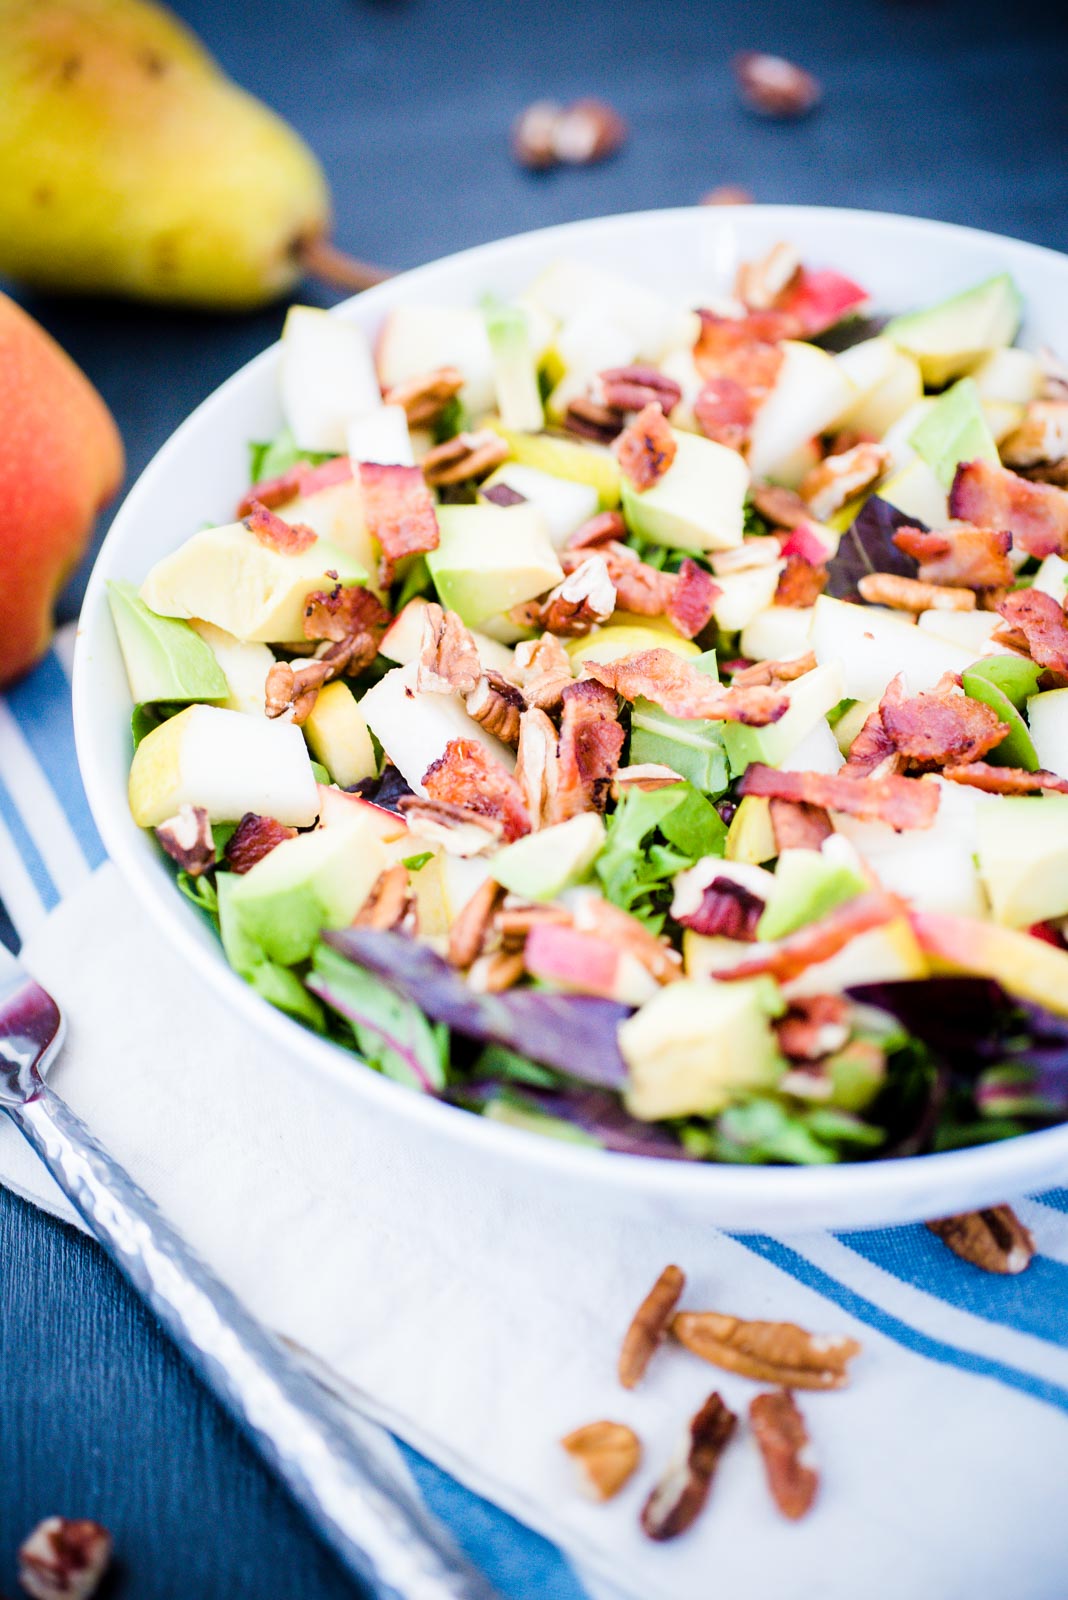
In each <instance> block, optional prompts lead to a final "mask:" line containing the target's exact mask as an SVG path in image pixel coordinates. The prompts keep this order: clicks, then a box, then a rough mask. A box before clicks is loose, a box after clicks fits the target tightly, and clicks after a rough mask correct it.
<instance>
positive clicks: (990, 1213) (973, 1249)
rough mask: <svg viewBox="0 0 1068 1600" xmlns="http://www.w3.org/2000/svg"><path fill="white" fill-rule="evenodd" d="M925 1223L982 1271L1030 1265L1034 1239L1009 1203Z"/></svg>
mask: <svg viewBox="0 0 1068 1600" xmlns="http://www.w3.org/2000/svg"><path fill="white" fill-rule="evenodd" d="M927 1226H928V1227H929V1228H930V1230H931V1232H932V1233H934V1234H937V1235H938V1237H939V1238H940V1239H941V1240H942V1243H943V1244H947V1245H948V1246H949V1248H950V1249H951V1250H952V1251H953V1254H954V1255H957V1256H960V1258H961V1260H962V1261H970V1262H971V1264H972V1266H973V1267H981V1268H982V1269H983V1271H984V1272H1000V1273H1016V1272H1022V1271H1023V1270H1024V1268H1025V1267H1027V1266H1029V1265H1030V1263H1031V1259H1032V1257H1033V1256H1034V1253H1035V1241H1034V1239H1033V1238H1032V1237H1031V1233H1030V1230H1029V1229H1027V1228H1025V1227H1024V1225H1023V1223H1022V1222H1021V1221H1020V1219H1019V1217H1018V1216H1017V1215H1016V1213H1015V1211H1013V1209H1012V1207H1011V1206H989V1207H988V1208H987V1209H986V1210H985V1211H965V1212H962V1213H961V1215H959V1216H956V1217H941V1218H939V1219H938V1220H937V1221H935V1222H929V1223H928V1224H927Z"/></svg>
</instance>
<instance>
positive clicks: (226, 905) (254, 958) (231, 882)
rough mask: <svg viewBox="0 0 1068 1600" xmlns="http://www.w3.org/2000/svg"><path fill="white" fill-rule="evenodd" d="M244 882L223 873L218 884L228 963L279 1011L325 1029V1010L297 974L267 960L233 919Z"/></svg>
mask: <svg viewBox="0 0 1068 1600" xmlns="http://www.w3.org/2000/svg"><path fill="white" fill-rule="evenodd" d="M240 882H241V879H240V878H239V877H237V876H236V875H235V874H234V873H232V872H220V873H219V875H218V878H217V880H216V889H217V892H218V896H219V935H220V937H221V939H222V946H223V952H224V954H225V956H226V959H227V961H229V963H230V965H231V966H232V967H233V969H234V971H235V972H236V973H237V974H238V976H239V977H242V978H244V980H245V982H246V983H248V984H251V986H252V987H253V989H255V990H256V993H257V994H259V995H262V997H263V999H264V1000H267V1001H269V1002H270V1004H271V1005H272V1006H277V1007H278V1009H279V1011H285V1012H286V1013H287V1014H288V1015H289V1016H291V1017H299V1018H300V1019H301V1020H302V1021H303V1022H307V1023H310V1025H311V1026H312V1027H313V1028H318V1029H322V1027H323V1008H322V1006H321V1005H320V1004H319V1002H318V1000H316V998H315V996H314V995H313V994H310V993H309V992H308V990H307V989H306V988H305V987H304V985H303V983H302V982H301V981H300V979H299V978H298V977H297V974H296V973H295V972H290V970H289V968H288V967H281V966H279V965H278V962H277V961H271V960H270V959H269V957H268V956H266V955H265V954H264V952H263V950H262V949H261V948H260V946H259V945H258V944H257V943H256V941H255V939H251V938H249V936H248V935H247V934H246V933H245V931H244V928H243V927H242V925H241V923H240V921H239V920H238V918H237V917H235V915H234V910H233V900H232V895H233V892H234V890H235V889H236V888H237V886H238V884H239V883H240Z"/></svg>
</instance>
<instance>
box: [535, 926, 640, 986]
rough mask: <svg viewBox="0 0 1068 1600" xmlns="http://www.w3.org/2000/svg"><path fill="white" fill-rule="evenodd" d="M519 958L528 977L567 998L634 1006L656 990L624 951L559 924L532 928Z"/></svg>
mask: <svg viewBox="0 0 1068 1600" xmlns="http://www.w3.org/2000/svg"><path fill="white" fill-rule="evenodd" d="M524 960H525V962H526V967H527V971H528V972H529V973H530V974H531V975H532V976H533V977H535V978H540V979H541V981H542V982H543V983H550V984H552V985H553V986H554V987H555V988H558V989H563V990H564V991H565V992H566V993H570V994H591V995H597V996H599V997H600V998H601V999H602V1000H618V1001H620V1002H621V1003H622V1004H624V1005H630V1006H640V1005H641V1004H642V1003H643V1002H644V1001H646V1000H648V999H650V998H651V997H652V996H653V995H654V994H655V993H656V992H657V990H658V988H659V984H658V983H657V981H656V979H655V978H654V977H653V976H652V975H651V974H650V973H649V972H648V971H647V970H646V968H645V967H643V966H642V964H641V962H640V961H638V959H637V958H636V957H635V956H633V955H631V953H630V951H628V950H624V949H623V948H622V947H621V946H620V945H617V944H613V943H612V941H611V940H609V939H602V938H598V936H597V935H596V934H592V933H580V932H579V931H578V929H577V928H572V927H569V926H567V925H566V924H562V923H558V924H535V926H534V927H533V928H532V929H531V931H530V933H529V934H528V935H527V942H526V946H525V952H524Z"/></svg>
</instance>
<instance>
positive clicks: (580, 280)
mask: <svg viewBox="0 0 1068 1600" xmlns="http://www.w3.org/2000/svg"><path fill="white" fill-rule="evenodd" d="M526 298H527V299H530V300H533V301H535V302H536V303H537V304H538V305H541V306H543V307H544V309H545V310H546V311H547V312H549V314H550V315H551V316H554V317H556V318H557V320H558V321H559V322H562V323H564V322H568V321H569V320H570V319H571V318H573V317H575V316H577V315H579V314H580V313H582V312H594V313H595V314H596V315H598V316H601V317H604V318H607V319H608V320H609V321H611V322H614V323H616V324H617V326H618V327H620V328H622V329H623V331H624V332H625V333H626V334H627V335H628V336H629V337H630V338H631V339H632V340H633V341H634V345H635V350H634V354H635V356H637V357H638V358H639V359H641V360H643V361H657V360H659V358H660V357H661V356H662V355H664V354H665V353H666V352H667V351H668V350H674V349H677V348H679V347H680V346H692V345H693V344H694V342H695V340H696V339H697V335H698V332H699V331H700V320H699V318H698V317H697V314H696V312H693V311H690V310H688V309H683V308H680V307H678V306H676V305H673V304H672V302H671V301H670V300H668V299H667V298H666V296H664V295H662V294H660V293H658V292H657V290H655V289H649V288H646V287H645V286H644V285H643V284H637V283H632V282H630V281H629V280H628V279H626V278H621V277H618V276H617V275H616V274H615V273H614V272H606V271H605V270H604V269H603V268H601V267H596V266H594V265H593V264H592V263H591V262H587V261H573V260H567V259H564V260H560V261H556V262H554V263H553V264H552V265H551V266H548V267H546V268H545V270H544V271H543V272H542V273H541V274H540V275H539V276H538V277H537V278H536V279H535V281H534V283H533V284H531V286H530V288H529V289H528V290H527V294H526ZM626 359H627V360H630V359H631V358H630V357H627V358H626Z"/></svg>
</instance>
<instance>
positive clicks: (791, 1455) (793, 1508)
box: [749, 1389, 820, 1522]
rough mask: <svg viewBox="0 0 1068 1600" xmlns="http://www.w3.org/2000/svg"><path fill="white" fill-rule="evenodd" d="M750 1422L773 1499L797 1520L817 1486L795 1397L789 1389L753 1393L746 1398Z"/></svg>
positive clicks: (808, 1507) (781, 1509) (805, 1508)
mask: <svg viewBox="0 0 1068 1600" xmlns="http://www.w3.org/2000/svg"><path fill="white" fill-rule="evenodd" d="M749 1426H750V1428H751V1429H752V1432H753V1437H754V1438H755V1439H756V1442H757V1445H758V1446H759V1448H760V1454H761V1456H762V1457H763V1459H764V1471H765V1473H766V1474H767V1479H768V1488H769V1489H770V1490H771V1496H772V1499H773V1500H774V1501H775V1504H776V1505H777V1506H778V1508H779V1510H780V1511H781V1512H782V1514H783V1516H784V1517H789V1518H790V1520H791V1521H792V1522H797V1521H798V1519H799V1518H801V1517H803V1516H804V1515H805V1512H806V1511H808V1510H810V1508H811V1506H812V1502H813V1501H814V1500H815V1498H816V1492H817V1490H818V1489H819V1486H820V1480H819V1473H818V1472H817V1471H816V1469H815V1467H814V1466H813V1464H812V1455H811V1449H810V1445H809V1437H808V1429H807V1428H806V1427H805V1419H804V1417H803V1416H802V1415H801V1412H800V1410H799V1409H798V1405H797V1401H796V1400H795V1399H794V1397H793V1395H792V1394H791V1393H790V1391H789V1390H788V1389H777V1390H775V1391H774V1393H771V1394H758V1395H756V1396H755V1397H754V1399H752V1400H751V1401H750V1402H749Z"/></svg>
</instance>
